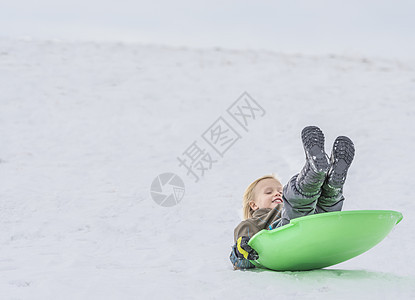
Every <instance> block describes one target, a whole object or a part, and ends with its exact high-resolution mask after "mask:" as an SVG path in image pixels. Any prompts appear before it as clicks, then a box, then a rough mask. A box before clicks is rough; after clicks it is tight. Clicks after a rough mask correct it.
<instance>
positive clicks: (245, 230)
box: [233, 220, 260, 243]
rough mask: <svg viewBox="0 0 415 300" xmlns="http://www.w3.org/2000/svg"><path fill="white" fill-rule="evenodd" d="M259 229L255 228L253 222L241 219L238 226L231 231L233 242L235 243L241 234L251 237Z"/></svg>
mask: <svg viewBox="0 0 415 300" xmlns="http://www.w3.org/2000/svg"><path fill="white" fill-rule="evenodd" d="M259 231H260V229H259V228H257V226H255V225H254V224H253V223H251V222H249V220H245V221H242V222H241V223H239V225H238V226H236V228H235V230H234V231H233V235H234V242H235V243H236V241H237V240H238V239H239V238H240V237H241V236H247V237H249V238H251V237H253V236H254V235H255V234H256V233H258V232H259Z"/></svg>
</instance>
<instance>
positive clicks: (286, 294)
mask: <svg viewBox="0 0 415 300" xmlns="http://www.w3.org/2000/svg"><path fill="white" fill-rule="evenodd" d="M243 92H248V93H249V95H251V96H252V98H253V99H255V101H256V102H257V104H259V105H260V106H261V107H262V108H263V110H264V111H265V114H262V113H261V114H258V115H256V116H257V117H256V119H255V120H251V119H250V123H249V126H248V127H247V130H248V131H245V130H244V129H243V128H242V127H241V126H239V125H238V124H237V123H236V122H235V120H233V119H232V118H231V116H230V115H229V114H228V113H227V109H228V108H229V107H231V105H232V104H233V103H234V102H235V101H236V100H237V99H238V97H239V96H240V95H241V94H242V93H243ZM0 93H1V95H0V222H1V223H0V241H1V247H0V298H1V299H147V298H148V299H167V298H172V299H194V298H202V299H215V298H218V299H219V298H220V299H244V298H253V297H260V298H269V297H273V298H284V299H299V298H300V297H301V299H350V298H351V297H355V298H358V299H360V298H362V299H363V298H366V299H375V298H382V299H387V298H392V297H393V298H394V299H413V298H415V271H414V268H415V257H414V254H413V253H414V249H415V233H414V228H415V204H414V203H415V190H414V188H413V178H412V176H413V170H414V168H415V160H414V157H413V148H414V147H415V142H414V141H415V133H414V130H415V102H414V101H415V65H414V64H413V63H412V62H405V61H395V60H380V59H372V58H370V57H369V58H368V57H342V56H305V55H287V54H280V53H275V52H267V51H237V50H224V49H190V48H184V47H182V48H180V47H176V48H173V47H162V46H151V45H139V44H123V43H96V42H95V43H92V42H91V43H87V42H85V43H80V42H77V43H75V42H73V43H70V42H57V41H35V40H29V39H27V40H16V39H4V38H3V39H0ZM219 117H223V119H225V120H226V121H228V123H229V125H231V126H232V127H233V128H234V129H235V130H236V131H237V132H238V134H239V135H240V138H239V139H238V140H237V141H236V142H235V144H233V145H232V147H230V148H229V149H228V150H227V151H226V153H225V154H224V155H223V157H221V156H219V155H218V154H217V153H215V151H213V150H212V148H210V146H209V145H208V144H207V143H206V141H205V140H204V139H203V135H204V133H205V132H206V130H208V129H209V128H211V125H212V124H214V122H215V121H216V120H217V119H218V118H219ZM311 124H314V125H318V126H320V127H321V128H322V130H323V131H324V132H325V134H326V141H327V144H326V148H327V149H326V150H327V151H328V152H330V148H331V143H332V142H333V140H334V139H335V137H336V136H337V135H348V136H350V137H351V138H352V139H353V141H354V142H355V145H356V151H357V152H356V158H355V161H354V163H353V165H352V168H351V169H350V171H349V177H348V180H347V184H346V186H345V195H346V197H347V200H346V202H345V207H344V209H345V210H355V209H392V210H398V211H401V212H402V213H403V215H404V219H403V221H402V222H401V223H400V224H399V225H398V226H397V227H396V228H395V229H394V230H393V231H392V232H391V234H390V235H389V236H388V237H387V238H386V239H385V240H384V241H383V242H382V243H380V244H379V245H377V246H376V247H375V248H373V249H372V250H370V251H368V252H367V253H365V254H363V255H361V256H359V257H356V258H354V259H352V260H350V261H347V262H344V263H342V264H339V265H336V266H333V267H330V268H327V269H323V270H317V271H311V272H273V271H264V270H254V271H246V272H243V271H234V270H233V268H232V266H231V264H230V262H229V260H228V255H229V252H230V249H231V245H232V243H233V229H234V227H235V226H236V225H237V224H238V223H239V222H240V217H241V209H240V207H241V198H242V194H243V191H244V190H245V188H246V186H247V185H248V184H249V183H250V182H251V181H253V180H254V179H256V178H257V177H260V176H262V175H264V174H268V173H272V172H274V173H277V174H278V175H279V177H280V178H281V179H282V181H283V182H286V181H287V180H288V179H289V178H290V176H291V175H293V174H294V173H296V172H297V171H298V170H299V169H300V168H301V166H302V164H303V160H304V158H303V150H302V146H301V141H300V138H299V136H300V131H301V129H302V128H303V127H304V126H305V125H311ZM193 142H196V143H197V145H199V146H200V147H202V148H203V149H204V150H205V153H210V154H211V157H212V158H213V159H214V160H216V162H214V163H213V164H212V166H211V169H209V170H207V171H206V172H205V173H204V176H203V177H201V178H200V180H199V181H198V182H195V180H194V177H192V176H191V174H189V175H187V174H186V173H187V170H186V169H185V168H184V167H183V166H179V161H178V159H177V158H178V157H183V155H184V154H183V153H186V151H187V150H188V149H189V147H190V146H191V145H192V144H193ZM165 172H173V173H175V174H177V175H178V176H180V177H181V178H182V180H183V181H184V183H185V195H184V197H183V199H182V200H181V202H180V203H179V204H178V205H176V206H173V207H163V206H159V205H158V204H156V203H155V202H154V201H153V199H152V198H151V194H150V186H151V184H152V182H153V180H154V179H155V178H156V177H157V176H158V175H159V174H161V173H165ZM199 175H200V174H199Z"/></svg>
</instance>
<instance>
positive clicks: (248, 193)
mask: <svg viewBox="0 0 415 300" xmlns="http://www.w3.org/2000/svg"><path fill="white" fill-rule="evenodd" d="M264 179H275V180H276V181H278V182H280V181H279V179H278V178H277V177H276V176H275V175H274V174H271V175H264V176H262V177H260V178H258V179H257V180H255V181H254V182H252V183H251V184H250V185H249V186H248V187H247V188H246V190H245V193H244V196H243V199H242V209H243V215H244V220H246V219H248V218H252V213H253V212H254V211H253V209H252V208H251V206H250V205H249V203H250V202H251V201H255V187H256V185H257V184H258V182H260V181H261V180H264Z"/></svg>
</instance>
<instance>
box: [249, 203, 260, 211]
mask: <svg viewBox="0 0 415 300" xmlns="http://www.w3.org/2000/svg"><path fill="white" fill-rule="evenodd" d="M249 206H250V207H251V208H252V210H257V209H258V205H256V203H255V201H251V202H249Z"/></svg>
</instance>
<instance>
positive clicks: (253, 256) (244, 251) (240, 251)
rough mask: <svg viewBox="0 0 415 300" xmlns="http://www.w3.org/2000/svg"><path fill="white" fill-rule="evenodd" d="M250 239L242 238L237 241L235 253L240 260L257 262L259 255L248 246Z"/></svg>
mask: <svg viewBox="0 0 415 300" xmlns="http://www.w3.org/2000/svg"><path fill="white" fill-rule="evenodd" d="M248 242H249V237H247V236H241V237H240V238H238V240H237V241H236V247H235V253H236V256H237V257H238V258H245V259H249V260H257V259H258V258H259V255H258V253H257V252H256V251H255V250H254V249H252V248H251V246H249V245H248Z"/></svg>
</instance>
